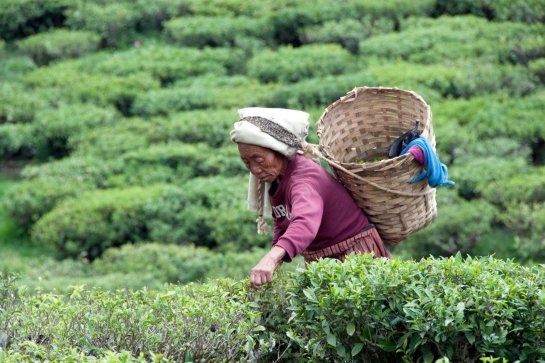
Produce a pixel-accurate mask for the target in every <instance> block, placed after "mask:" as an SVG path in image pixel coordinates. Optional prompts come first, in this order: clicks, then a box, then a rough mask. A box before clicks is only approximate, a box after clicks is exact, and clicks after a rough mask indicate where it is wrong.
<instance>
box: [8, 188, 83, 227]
mask: <svg viewBox="0 0 545 363" xmlns="http://www.w3.org/2000/svg"><path fill="white" fill-rule="evenodd" d="M89 189H93V186H92V185H89V184H88V183H85V182H82V181H79V180H62V179H61V180H52V179H37V180H28V181H23V182H20V183H18V184H17V185H15V186H14V187H13V188H12V189H11V190H10V191H9V192H8V193H7V194H6V196H5V197H4V200H3V201H2V204H3V208H4V209H5V211H6V212H7V213H8V214H9V216H10V217H11V218H13V219H14V220H15V221H16V222H17V223H18V225H19V226H21V227H22V228H23V229H24V230H29V229H30V227H31V226H32V225H33V224H34V223H35V222H37V221H38V220H39V219H40V218H41V217H42V216H43V215H44V214H46V213H47V212H49V211H50V210H51V209H53V208H54V207H55V205H56V204H57V203H58V202H59V201H61V200H63V199H65V198H68V197H73V196H77V195H79V194H81V193H83V192H85V191H87V190H89Z"/></svg>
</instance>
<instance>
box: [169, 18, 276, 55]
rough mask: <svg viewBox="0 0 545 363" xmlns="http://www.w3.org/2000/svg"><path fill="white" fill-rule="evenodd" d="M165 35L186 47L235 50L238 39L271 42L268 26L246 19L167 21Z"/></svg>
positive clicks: (184, 19)
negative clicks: (258, 39) (231, 47)
mask: <svg viewBox="0 0 545 363" xmlns="http://www.w3.org/2000/svg"><path fill="white" fill-rule="evenodd" d="M164 26H165V30H166V33H167V34H168V36H169V37H170V38H172V39H173V40H174V41H175V42H176V43H178V44H180V45H182V46H185V47H200V48H202V47H206V46H211V47H229V46H236V45H238V44H237V43H239V40H240V39H241V38H245V37H253V38H255V37H259V38H260V39H261V40H262V41H269V42H270V39H271V38H272V28H271V26H270V24H269V23H268V22H267V21H266V20H264V19H261V18H254V17H248V16H237V17H230V16H191V17H187V16H184V17H180V18H176V19H172V20H169V21H167V22H165V24H164Z"/></svg>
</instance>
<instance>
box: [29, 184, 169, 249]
mask: <svg viewBox="0 0 545 363" xmlns="http://www.w3.org/2000/svg"><path fill="white" fill-rule="evenodd" d="M168 190H169V188H168V187H164V186H152V187H148V188H139V187H133V188H125V189H110V190H101V191H91V192H88V193H85V194H82V195H80V196H79V197H78V198H73V199H67V200H64V201H63V202H62V203H60V204H58V205H57V206H56V207H55V208H54V209H53V210H52V211H50V212H49V213H47V214H46V215H45V216H43V217H42V218H41V219H40V220H39V221H38V222H37V223H36V224H35V225H34V227H33V229H32V240H33V242H34V243H36V244H37V245H43V246H52V247H54V249H55V250H56V251H57V252H58V255H59V256H61V257H85V258H89V259H94V258H96V257H98V256H99V255H100V254H101V253H102V252H103V251H104V249H106V248H108V247H113V246H119V245H121V244H123V243H126V242H131V241H132V242H138V241H141V240H143V239H146V237H147V230H146V224H147V223H149V221H148V220H147V219H146V217H147V216H146V215H144V214H143V213H142V209H143V208H144V207H145V206H146V205H147V204H149V203H154V201H155V199H157V198H158V197H159V196H160V195H162V194H163V193H165V192H168Z"/></svg>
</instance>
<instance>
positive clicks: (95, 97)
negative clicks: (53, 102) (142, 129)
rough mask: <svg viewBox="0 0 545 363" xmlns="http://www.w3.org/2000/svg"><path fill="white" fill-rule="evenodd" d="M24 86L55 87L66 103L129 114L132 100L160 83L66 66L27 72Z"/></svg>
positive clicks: (144, 75)
mask: <svg viewBox="0 0 545 363" xmlns="http://www.w3.org/2000/svg"><path fill="white" fill-rule="evenodd" d="M23 83H24V84H25V85H27V86H29V87H48V88H56V89H57V90H58V92H59V96H60V97H62V98H63V99H64V100H66V101H67V102H74V103H76V102H93V103H95V104H96V105H97V106H110V105H114V106H116V107H117V108H118V109H119V110H120V111H121V112H122V113H123V114H127V113H129V111H130V107H131V104H132V102H133V100H134V98H135V97H136V96H137V95H138V94H140V93H144V92H146V91H149V90H153V89H158V88H159V87H160V84H159V81H157V80H155V79H153V77H151V76H150V75H149V74H147V73H138V74H137V73H134V74H131V75H129V76H127V77H118V76H110V75H96V74H90V73H86V72H82V71H79V70H77V69H75V68H74V67H71V66H70V65H68V64H59V65H57V66H53V67H51V66H50V67H42V68H39V69H37V70H35V71H32V72H29V73H27V74H26V75H25V76H24V77H23Z"/></svg>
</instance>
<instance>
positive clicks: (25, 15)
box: [0, 0, 75, 40]
mask: <svg viewBox="0 0 545 363" xmlns="http://www.w3.org/2000/svg"><path fill="white" fill-rule="evenodd" d="M74 4H75V1H74V0H42V1H34V0H2V2H1V6H0V34H2V38H4V39H6V40H14V39H18V38H23V37H25V36H27V35H31V34H35V33H39V32H41V31H44V30H46V29H49V28H53V27H57V26H59V25H62V24H63V22H64V19H65V17H64V11H65V10H66V9H68V8H69V7H71V6H73V5H74Z"/></svg>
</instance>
